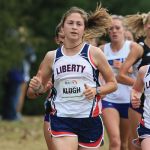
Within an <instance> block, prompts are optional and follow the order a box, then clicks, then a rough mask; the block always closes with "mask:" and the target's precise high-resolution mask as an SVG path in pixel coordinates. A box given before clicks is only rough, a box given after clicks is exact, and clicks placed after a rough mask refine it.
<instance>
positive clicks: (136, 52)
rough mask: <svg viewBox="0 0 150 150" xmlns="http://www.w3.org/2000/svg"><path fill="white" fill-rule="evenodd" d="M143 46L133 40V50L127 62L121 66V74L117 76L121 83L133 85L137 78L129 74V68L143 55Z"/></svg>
mask: <svg viewBox="0 0 150 150" xmlns="http://www.w3.org/2000/svg"><path fill="white" fill-rule="evenodd" d="M143 51H144V50H143V48H142V47H141V46H140V45H139V44H137V43H135V42H133V43H132V44H131V51H130V53H129V55H128V57H127V58H126V60H125V62H124V63H123V64H122V66H121V68H120V69H119V74H118V76H116V79H117V81H118V82H119V83H122V84H126V85H131V86H132V85H133V83H134V81H135V79H133V78H131V77H130V76H128V73H129V69H130V68H131V67H132V66H133V64H134V63H135V62H136V61H137V60H138V59H139V58H141V57H142V54H143Z"/></svg>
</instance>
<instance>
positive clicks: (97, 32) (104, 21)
mask: <svg viewBox="0 0 150 150" xmlns="http://www.w3.org/2000/svg"><path fill="white" fill-rule="evenodd" d="M111 21H112V20H111V16H110V14H109V13H108V10H107V9H105V8H102V7H101V5H97V7H96V9H95V11H94V12H90V13H89V14H88V22H87V27H86V29H85V34H84V39H85V40H89V39H92V38H96V37H100V36H102V35H104V34H106V33H107V29H108V28H109V27H110V26H111Z"/></svg>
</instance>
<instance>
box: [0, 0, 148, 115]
mask: <svg viewBox="0 0 150 150" xmlns="http://www.w3.org/2000/svg"><path fill="white" fill-rule="evenodd" d="M100 2H101V4H102V6H103V7H105V8H107V9H108V10H109V13H111V14H119V15H127V14H133V13H137V12H148V11H149V8H150V1H149V0H130V1H127V0H101V1H98V0H1V1H0V102H1V99H2V97H3V86H2V85H3V84H2V83H3V80H5V74H6V72H7V71H8V70H9V68H11V67H12V66H13V65H17V64H19V62H20V61H21V60H22V59H23V57H24V55H25V54H24V47H25V45H26V44H30V45H32V46H33V47H34V49H35V51H36V54H37V61H36V63H35V64H34V66H32V72H31V75H33V74H35V72H36V71H37V67H38V65H39V62H40V61H41V59H42V58H43V57H44V55H45V53H46V52H47V51H48V50H52V49H55V48H56V44H55V42H54V31H55V26H56V25H57V24H58V23H59V21H60V18H61V16H62V14H63V13H64V12H65V11H66V10H67V9H68V8H69V7H71V6H78V7H81V8H83V9H85V10H86V11H87V12H90V11H93V10H94V9H95V7H96V5H97V3H100ZM35 103H38V102H37V101H36V102H33V105H34V106H32V107H31V108H28V111H27V108H26V105H25V111H26V112H27V113H30V109H31V110H32V112H33V107H34V108H35V110H34V112H35V113H37V112H40V111H39V110H40V109H41V110H42V109H43V105H41V103H40V104H39V105H36V104H35ZM42 103H43V101H42ZM0 107H1V105H0ZM27 107H28V106H27ZM0 109H1V108H0Z"/></svg>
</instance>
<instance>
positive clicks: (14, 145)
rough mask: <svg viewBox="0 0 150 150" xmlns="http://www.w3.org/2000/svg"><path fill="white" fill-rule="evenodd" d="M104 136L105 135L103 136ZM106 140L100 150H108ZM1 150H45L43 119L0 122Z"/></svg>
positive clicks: (24, 118)
mask: <svg viewBox="0 0 150 150" xmlns="http://www.w3.org/2000/svg"><path fill="white" fill-rule="evenodd" d="M105 135H106V134H105ZM107 143H108V138H107V136H105V144H104V146H103V147H102V148H101V150H108V144H107ZM0 149H1V150H47V147H46V144H45V141H44V136H43V117H41V116H38V117H23V119H22V121H15V122H10V121H2V120H0Z"/></svg>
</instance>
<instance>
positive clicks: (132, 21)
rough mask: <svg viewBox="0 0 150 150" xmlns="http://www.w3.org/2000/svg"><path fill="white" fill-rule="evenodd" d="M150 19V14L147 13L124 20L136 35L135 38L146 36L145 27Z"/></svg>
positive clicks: (127, 17)
mask: <svg viewBox="0 0 150 150" xmlns="http://www.w3.org/2000/svg"><path fill="white" fill-rule="evenodd" d="M149 19H150V12H148V13H147V14H146V13H142V14H140V13H137V14H134V15H127V16H126V17H125V18H124V21H123V22H124V24H125V25H126V26H127V27H128V28H129V29H130V30H131V31H132V32H133V33H134V35H135V37H136V38H138V37H141V36H145V31H144V25H145V24H146V23H147V22H148V21H149Z"/></svg>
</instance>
